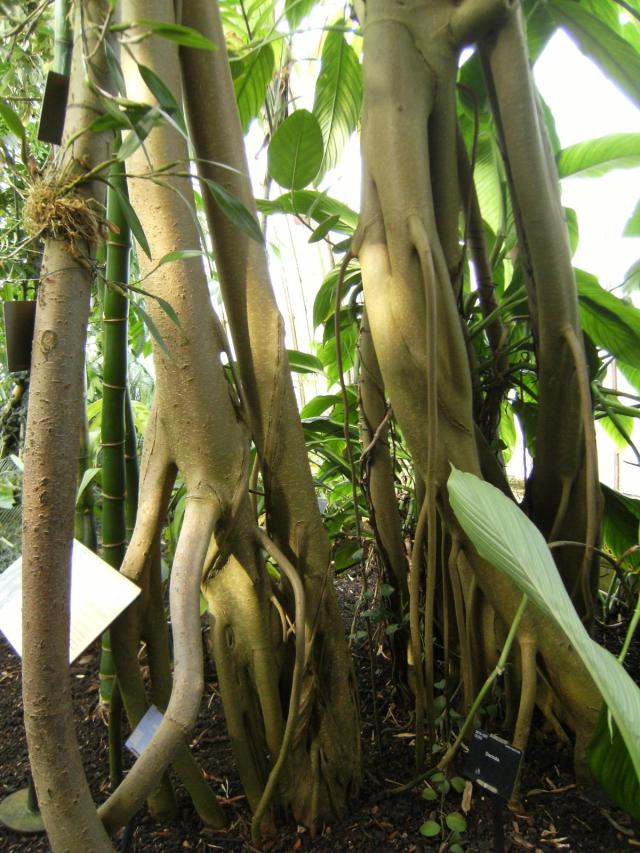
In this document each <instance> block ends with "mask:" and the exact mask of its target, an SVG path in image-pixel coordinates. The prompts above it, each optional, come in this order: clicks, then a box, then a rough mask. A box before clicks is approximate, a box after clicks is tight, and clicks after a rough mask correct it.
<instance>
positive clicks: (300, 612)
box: [251, 528, 313, 843]
mask: <svg viewBox="0 0 640 853" xmlns="http://www.w3.org/2000/svg"><path fill="white" fill-rule="evenodd" d="M256 538H257V541H258V543H259V544H260V545H261V546H262V547H263V548H264V549H265V550H266V551H267V553H268V554H269V555H270V556H271V557H273V559H274V560H275V561H276V563H277V564H278V566H279V567H280V570H281V571H282V573H283V574H284V575H285V577H286V578H287V580H288V581H289V583H290V584H291V588H292V589H293V596H294V601H295V608H296V618H295V632H296V655H295V663H294V667H293V677H292V682H291V694H290V697H289V712H288V714H287V723H286V726H285V730H284V736H283V738H282V744H281V746H280V752H279V753H278V758H277V760H276V763H275V764H274V766H273V769H272V770H271V773H270V774H269V778H268V780H267V784H266V785H265V788H264V791H263V793H262V796H261V798H260V802H259V803H258V806H257V808H256V810H255V812H254V815H253V819H252V821H251V838H252V840H253V841H254V843H255V842H257V841H259V839H260V836H261V825H262V819H263V817H264V815H265V813H266V810H267V808H268V807H269V803H270V801H271V799H272V797H273V794H274V791H275V789H276V786H277V784H278V780H279V777H280V774H281V772H282V768H283V767H284V764H285V761H286V759H287V755H288V753H289V749H290V747H291V742H292V740H293V735H294V732H295V729H296V723H297V718H298V708H299V704H300V692H301V688H302V676H303V673H304V666H305V645H306V643H305V609H306V608H305V604H306V602H305V592H304V586H303V584H302V581H301V580H300V576H299V574H298V572H297V570H296V569H295V567H294V566H293V565H292V563H290V562H289V560H288V559H287V557H285V555H284V554H283V553H282V551H281V550H280V549H279V548H278V547H277V545H276V544H275V543H274V542H272V540H271V539H270V538H269V536H268V535H267V534H266V533H265V531H264V530H261V529H260V528H258V529H257V532H256ZM312 825H313V823H312Z"/></svg>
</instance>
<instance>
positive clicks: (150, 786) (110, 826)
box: [99, 501, 224, 832]
mask: <svg viewBox="0 0 640 853" xmlns="http://www.w3.org/2000/svg"><path fill="white" fill-rule="evenodd" d="M217 516H218V510H217V507H216V506H215V505H214V504H213V503H210V502H204V501H187V507H186V510H185V515H184V521H183V525H182V531H181V533H180V537H179V539H178V546H177V549H176V556H175V560H174V565H173V570H172V573H171V582H170V605H171V617H172V622H173V628H174V631H173V638H174V660H175V680H174V685H173V689H172V691H171V697H170V699H169V703H168V706H167V709H166V711H165V713H164V716H163V719H162V722H161V723H160V726H159V727H158V729H157V731H156V732H155V734H154V736H153V738H152V739H151V742H150V743H149V745H148V746H147V748H146V749H145V751H144V752H143V753H142V754H141V755H140V757H139V758H138V760H137V761H136V763H135V764H134V766H133V767H132V769H131V770H130V771H129V773H128V775H127V776H126V778H125V779H124V780H123V782H122V783H121V784H120V785H119V786H118V788H117V789H116V790H115V791H114V792H113V794H112V795H111V796H110V797H109V799H108V800H107V801H106V802H105V803H104V804H103V805H102V806H101V807H100V810H99V814H100V817H101V818H102V820H103V822H104V825H105V828H106V829H107V831H108V832H114V831H116V830H117V829H119V828H120V827H121V826H124V824H126V823H128V821H129V820H130V819H131V817H132V816H133V815H134V814H135V812H136V811H137V810H138V809H139V808H140V806H141V805H142V803H143V802H144V800H145V798H146V797H148V795H149V794H150V793H151V791H153V790H154V788H155V787H156V786H157V785H158V782H159V781H160V779H161V777H162V775H163V773H164V772H165V770H166V769H167V767H168V765H169V764H170V763H171V761H172V760H173V759H174V757H175V755H176V753H177V752H178V750H179V748H180V745H181V744H182V743H183V742H184V737H185V734H186V733H187V732H189V731H190V729H191V728H192V726H193V723H194V721H195V717H196V715H197V711H198V705H199V703H200V699H201V696H202V688H203V675H202V642H201V639H200V608H199V596H200V574H201V566H202V563H203V560H204V557H205V552H206V543H207V542H208V539H209V536H210V533H211V531H212V529H213V527H214V524H215V521H216V519H217ZM218 809H219V812H220V814H219V818H220V822H221V823H224V815H223V814H222V809H221V808H220V806H219V805H218Z"/></svg>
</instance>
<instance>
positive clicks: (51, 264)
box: [22, 0, 113, 853]
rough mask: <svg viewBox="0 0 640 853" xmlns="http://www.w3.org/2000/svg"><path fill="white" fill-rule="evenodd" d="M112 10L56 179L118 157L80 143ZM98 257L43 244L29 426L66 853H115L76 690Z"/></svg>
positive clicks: (85, 189)
mask: <svg viewBox="0 0 640 853" xmlns="http://www.w3.org/2000/svg"><path fill="white" fill-rule="evenodd" d="M107 5H108V4H107V3H106V2H104V3H103V2H97V0H90V2H87V3H84V4H82V6H80V5H78V7H77V9H76V18H75V24H76V25H75V38H74V51H73V61H72V69H71V85H70V94H69V104H68V107H67V118H66V121H65V130H64V141H63V146H62V148H61V151H60V153H59V156H58V157H57V158H56V160H55V161H54V166H53V174H54V176H56V175H57V176H58V178H61V179H63V180H64V179H65V177H66V179H67V180H68V179H69V178H71V177H74V176H77V175H78V174H80V172H81V171H82V170H83V169H88V168H91V167H92V166H95V165H97V164H99V163H100V162H103V161H105V160H106V159H107V158H108V156H109V139H108V136H107V135H105V134H102V135H95V134H86V133H85V134H84V135H80V136H78V134H79V133H80V132H81V131H83V130H84V129H85V128H86V127H87V126H88V125H89V124H90V122H92V121H93V120H94V119H95V117H96V114H97V113H98V114H99V113H100V102H99V99H98V97H97V96H96V95H95V94H94V92H93V91H92V89H91V88H90V87H89V85H88V82H89V79H92V80H93V81H95V82H98V83H99V84H100V85H101V86H102V87H103V88H104V86H105V79H106V74H105V68H106V63H105V56H104V45H103V44H101V43H100V40H99V33H100V28H101V26H102V23H103V21H104V17H105V14H106V10H107ZM85 51H87V52H85ZM89 56H90V58H89ZM87 78H89V79H87ZM70 139H73V140H74V141H73V142H69V140H70ZM63 170H67V171H63ZM77 194H78V196H79V197H80V198H81V199H82V200H83V201H84V203H88V200H89V199H91V198H93V199H94V200H96V202H97V203H98V204H99V203H100V200H101V199H103V198H104V190H103V185H102V184H100V183H99V182H97V181H92V182H90V183H87V184H83V185H81V186H80V187H79V188H78V189H77ZM43 224H45V223H43ZM94 252H95V246H92V245H88V244H87V243H86V242H83V241H81V240H77V239H76V238H75V237H73V235H69V236H68V237H67V238H66V239H56V240H54V239H51V238H50V239H47V241H46V243H45V253H44V260H43V265H42V278H41V284H40V288H39V291H38V311H37V317H36V329H35V334H34V346H33V356H32V372H31V387H30V405H29V414H28V421H27V440H26V454H25V476H24V497H23V562H22V577H23V698H24V714H25V727H26V732H27V740H28V745H29V759H30V762H31V769H32V772H33V778H34V782H35V786H36V791H37V794H38V802H39V808H40V811H41V812H42V816H43V820H44V824H45V827H46V829H47V833H48V834H49V839H50V841H51V846H52V848H53V850H55V851H56V853H57V851H69V853H86V851H87V850H92V851H96V853H99V851H111V850H112V849H113V848H112V847H111V843H110V841H109V839H108V837H107V835H106V833H105V831H104V829H103V827H102V824H101V823H100V821H99V820H98V818H97V815H96V812H95V808H94V805H93V801H92V799H91V795H90V793H89V788H88V786H87V782H86V777H85V774H84V770H83V768H82V764H81V760H80V754H79V751H78V744H77V741H76V737H75V732H74V727H73V710H72V704H71V690H70V683H69V619H70V613H69V608H70V580H69V579H70V557H71V543H72V537H73V515H74V506H75V495H76V462H77V458H78V447H79V435H80V425H81V422H82V416H83V406H84V347H85V339H86V328H87V319H88V314H89V302H90V293H91V283H92V280H93V270H92V257H93V256H94Z"/></svg>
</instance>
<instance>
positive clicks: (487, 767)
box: [463, 729, 522, 800]
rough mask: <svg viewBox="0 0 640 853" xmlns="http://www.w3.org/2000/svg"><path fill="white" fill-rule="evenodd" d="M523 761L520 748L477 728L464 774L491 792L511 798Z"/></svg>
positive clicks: (504, 797) (465, 763)
mask: <svg viewBox="0 0 640 853" xmlns="http://www.w3.org/2000/svg"><path fill="white" fill-rule="evenodd" d="M521 763H522V752H521V751H520V750H519V749H516V748H515V746H511V744H510V743H508V742H507V741H506V740H503V739H502V738H500V737H498V736H497V735H488V734H487V733H486V732H483V731H480V730H479V729H476V731H475V732H474V733H473V740H472V741H471V745H470V747H469V752H468V753H467V756H466V758H465V762H464V768H463V773H464V775H465V776H466V777H467V778H468V779H471V780H472V781H473V782H477V783H478V785H481V786H482V787H483V788H486V789H487V790H488V791H491V793H492V794H497V795H498V796H499V797H502V799H503V800H510V799H511V797H512V796H513V791H514V789H515V787H516V782H517V781H518V774H519V773H520V764H521Z"/></svg>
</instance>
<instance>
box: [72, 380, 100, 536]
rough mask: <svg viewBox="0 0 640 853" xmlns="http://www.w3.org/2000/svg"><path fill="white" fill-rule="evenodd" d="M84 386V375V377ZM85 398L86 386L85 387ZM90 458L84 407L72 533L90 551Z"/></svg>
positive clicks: (92, 528) (92, 516)
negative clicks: (86, 481) (77, 493)
mask: <svg viewBox="0 0 640 853" xmlns="http://www.w3.org/2000/svg"><path fill="white" fill-rule="evenodd" d="M85 386H86V377H85ZM85 399H86V387H85ZM89 458H90V445H89V424H88V423H87V410H86V407H85V410H84V416H83V418H82V423H81V424H80V452H79V453H78V483H79V484H80V486H81V487H82V494H81V495H80V496H79V498H78V500H77V501H76V512H75V519H74V528H73V535H74V537H75V538H76V539H78V540H79V541H80V542H82V544H83V545H86V547H87V548H89V549H90V550H91V551H94V552H95V551H97V550H98V534H97V531H96V516H95V500H94V496H93V489H92V484H91V482H89V483H85V482H84V479H85V475H87V476H88V472H89V471H90V468H89Z"/></svg>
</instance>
